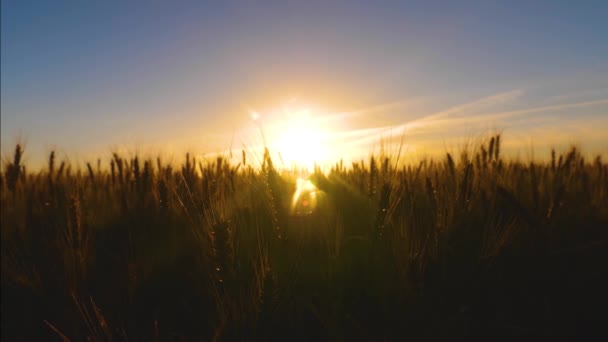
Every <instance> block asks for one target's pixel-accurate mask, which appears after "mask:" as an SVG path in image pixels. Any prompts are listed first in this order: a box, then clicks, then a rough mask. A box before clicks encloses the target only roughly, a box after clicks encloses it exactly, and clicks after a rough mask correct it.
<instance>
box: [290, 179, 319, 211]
mask: <svg viewBox="0 0 608 342" xmlns="http://www.w3.org/2000/svg"><path fill="white" fill-rule="evenodd" d="M318 192H319V190H318V189H317V187H316V186H315V185H314V184H312V182H311V181H310V180H308V179H303V178H298V179H297V181H296V191H295V192H294V194H293V198H292V200H291V213H292V214H293V215H310V214H312V213H313V212H314V210H315V209H316V208H317V204H318V197H319V193H318Z"/></svg>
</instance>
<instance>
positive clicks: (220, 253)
mask: <svg viewBox="0 0 608 342" xmlns="http://www.w3.org/2000/svg"><path fill="white" fill-rule="evenodd" d="M211 233H212V236H213V252H214V257H215V262H216V268H215V271H216V272H217V277H218V281H219V282H220V283H223V282H225V281H227V280H228V281H229V280H230V279H231V278H232V272H233V265H234V251H233V247H232V226H231V223H230V221H228V220H225V221H223V222H220V223H216V224H215V225H213V227H212V231H211Z"/></svg>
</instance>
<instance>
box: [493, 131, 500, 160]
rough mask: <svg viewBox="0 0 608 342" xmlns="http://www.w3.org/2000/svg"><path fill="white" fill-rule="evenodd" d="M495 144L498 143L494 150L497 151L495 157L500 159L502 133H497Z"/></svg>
mask: <svg viewBox="0 0 608 342" xmlns="http://www.w3.org/2000/svg"><path fill="white" fill-rule="evenodd" d="M495 144H496V146H495V147H494V151H495V154H494V159H495V160H498V159H499V157H500V134H497V135H496V143H495Z"/></svg>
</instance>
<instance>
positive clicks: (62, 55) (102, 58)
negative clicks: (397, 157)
mask: <svg viewBox="0 0 608 342" xmlns="http://www.w3.org/2000/svg"><path fill="white" fill-rule="evenodd" d="M380 3H382V4H380ZM1 6H2V8H1V50H0V53H1V73H0V75H1V76H0V78H1V131H0V132H1V145H2V148H1V150H2V154H3V156H4V157H6V155H7V154H8V153H10V151H11V150H12V148H13V147H14V144H15V143H16V142H17V141H21V142H24V143H25V145H26V153H27V158H28V159H27V160H28V161H29V162H31V163H34V164H35V163H38V162H41V161H42V160H44V158H46V154H47V153H48V152H49V151H50V150H52V149H55V150H57V151H58V152H59V153H60V155H61V154H63V155H64V156H67V157H70V158H72V160H75V161H87V160H94V159H93V158H95V159H96V158H97V157H99V156H109V155H110V153H111V152H112V151H116V150H119V151H130V152H132V153H133V152H137V153H150V154H153V153H163V154H169V155H171V154H181V153H182V152H184V151H186V150H189V151H191V152H194V153H197V154H201V155H212V154H213V153H218V152H222V151H224V152H225V151H227V150H229V149H231V148H232V149H235V148H242V147H246V148H252V147H254V146H258V145H260V144H264V143H265V144H267V145H269V146H271V147H273V148H276V149H277V150H279V152H280V149H281V146H286V145H290V148H291V150H290V151H284V152H285V153H284V156H285V157H286V159H289V156H287V155H288V154H289V153H291V157H293V158H294V159H295V157H294V155H295V154H305V153H306V152H305V151H304V150H305V149H308V150H310V151H312V152H314V153H316V154H318V155H319V158H321V157H323V158H327V159H336V158H340V157H345V158H349V157H350V158H353V159H355V158H358V157H359V156H360V155H363V154H365V153H369V151H372V150H373V149H374V148H377V147H378V146H379V145H382V144H387V146H389V147H390V146H392V145H391V144H393V143H397V144H400V145H401V146H405V147H406V149H407V152H408V153H410V154H411V155H423V154H427V153H428V154H432V153H436V152H437V151H439V152H441V151H443V152H445V151H446V150H450V149H453V148H457V147H458V146H462V144H463V143H464V142H467V141H471V139H472V140H474V139H477V138H479V137H482V136H484V135H487V134H490V133H493V132H502V134H503V136H504V140H503V141H505V148H506V151H508V152H510V153H512V154H513V155H515V156H518V157H530V155H531V154H536V155H538V154H546V152H547V150H548V149H549V148H552V147H555V148H558V149H565V148H567V146H568V145H570V144H577V145H579V146H581V147H582V148H583V149H584V150H585V151H587V152H588V153H593V154H595V153H600V154H603V155H606V156H608V133H606V132H607V131H608V130H607V128H608V39H606V37H608V20H606V18H607V17H608V2H607V1H557V0H555V1H470V2H469V1H399V2H392V1H383V2H375V1H374V2H372V1H365V2H358V1H322V2H315V1H276V2H275V1H264V2H262V1H259V2H253V1H245V2H230V1H225V2H216V1H214V2H211V1H210V2H204V1H196V2H195V1H129V2H127V1H79V2H76V1H16V0H13V1H11V0H3V1H2V5H1ZM302 127H304V128H302ZM300 136H307V137H309V138H308V139H309V141H307V142H306V144H304V145H303V146H295V145H298V140H297V137H300ZM294 137H296V138H295V139H296V140H294ZM313 140H314V141H313ZM310 151H309V152H310ZM321 155H322V156H321Z"/></svg>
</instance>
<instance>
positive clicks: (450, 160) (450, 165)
mask: <svg viewBox="0 0 608 342" xmlns="http://www.w3.org/2000/svg"><path fill="white" fill-rule="evenodd" d="M447 165H448V171H449V172H450V176H451V177H454V176H455V175H456V167H455V165H454V159H453V158H452V155H451V154H449V153H447Z"/></svg>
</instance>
